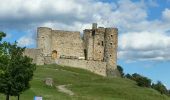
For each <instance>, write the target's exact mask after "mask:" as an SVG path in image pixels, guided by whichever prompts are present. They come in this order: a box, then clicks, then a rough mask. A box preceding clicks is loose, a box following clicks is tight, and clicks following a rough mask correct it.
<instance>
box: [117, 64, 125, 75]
mask: <svg viewBox="0 0 170 100" xmlns="http://www.w3.org/2000/svg"><path fill="white" fill-rule="evenodd" d="M117 70H118V71H119V73H120V76H121V77H124V72H123V68H122V67H121V66H120V65H117Z"/></svg>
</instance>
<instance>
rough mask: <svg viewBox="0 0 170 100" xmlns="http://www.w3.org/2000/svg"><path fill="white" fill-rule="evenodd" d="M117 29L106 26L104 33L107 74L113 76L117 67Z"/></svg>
mask: <svg viewBox="0 0 170 100" xmlns="http://www.w3.org/2000/svg"><path fill="white" fill-rule="evenodd" d="M117 39H118V29H117V28H106V33H105V58H104V61H105V62H107V74H108V76H109V75H110V76H115V70H116V68H117V44H118V40H117Z"/></svg>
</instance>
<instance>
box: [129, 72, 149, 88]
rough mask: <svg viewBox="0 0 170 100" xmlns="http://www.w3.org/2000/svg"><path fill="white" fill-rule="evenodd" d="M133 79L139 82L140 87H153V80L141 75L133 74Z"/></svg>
mask: <svg viewBox="0 0 170 100" xmlns="http://www.w3.org/2000/svg"><path fill="white" fill-rule="evenodd" d="M132 79H133V80H135V81H136V82H137V85H138V86H141V87H151V79H149V78H147V77H144V76H142V75H139V74H137V73H134V74H132Z"/></svg>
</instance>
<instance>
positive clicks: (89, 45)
mask: <svg viewBox="0 0 170 100" xmlns="http://www.w3.org/2000/svg"><path fill="white" fill-rule="evenodd" d="M83 39H84V49H85V52H86V53H85V54H86V58H87V60H93V47H94V45H93V42H94V41H93V36H92V30H91V29H89V30H88V29H86V30H84V34H83Z"/></svg>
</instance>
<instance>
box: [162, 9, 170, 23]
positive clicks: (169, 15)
mask: <svg viewBox="0 0 170 100" xmlns="http://www.w3.org/2000/svg"><path fill="white" fill-rule="evenodd" d="M162 17H163V18H164V19H165V20H166V21H170V9H168V8H166V9H165V10H164V11H163V13H162Z"/></svg>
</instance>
